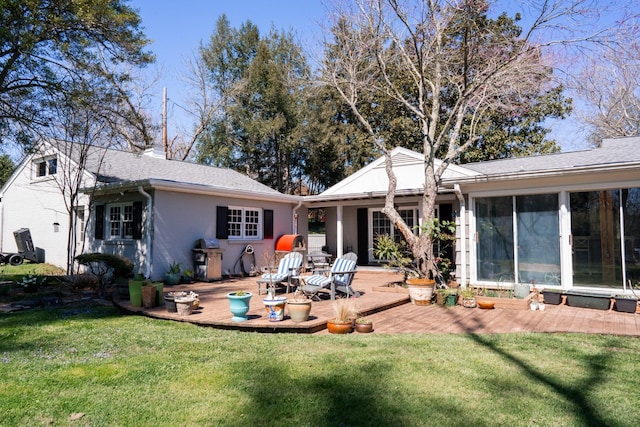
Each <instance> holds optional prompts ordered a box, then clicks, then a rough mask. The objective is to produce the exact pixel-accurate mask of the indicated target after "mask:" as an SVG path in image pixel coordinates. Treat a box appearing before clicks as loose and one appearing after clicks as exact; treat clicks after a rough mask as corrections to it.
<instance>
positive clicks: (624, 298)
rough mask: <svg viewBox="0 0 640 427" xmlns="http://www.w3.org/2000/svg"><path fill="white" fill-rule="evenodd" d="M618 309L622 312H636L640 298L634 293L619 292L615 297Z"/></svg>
mask: <svg viewBox="0 0 640 427" xmlns="http://www.w3.org/2000/svg"><path fill="white" fill-rule="evenodd" d="M613 299H614V300H615V308H616V311H620V312H622V313H635V312H636V306H637V305H638V298H636V297H635V296H633V295H625V294H619V295H615V296H614V297H613Z"/></svg>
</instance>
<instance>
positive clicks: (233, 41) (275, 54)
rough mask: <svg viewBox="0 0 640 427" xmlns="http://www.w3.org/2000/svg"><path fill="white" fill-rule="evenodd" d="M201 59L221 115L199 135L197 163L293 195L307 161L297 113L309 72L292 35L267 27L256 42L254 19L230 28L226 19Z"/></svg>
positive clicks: (214, 103) (299, 116)
mask: <svg viewBox="0 0 640 427" xmlns="http://www.w3.org/2000/svg"><path fill="white" fill-rule="evenodd" d="M200 55H201V58H202V61H203V62H204V64H205V65H206V69H207V71H208V75H209V85H210V89H211V90H210V91H209V92H208V96H209V105H216V107H217V109H218V111H217V113H216V114H214V115H213V117H212V120H211V121H210V122H209V124H208V125H207V127H206V130H204V131H202V132H201V135H200V137H199V140H198V144H197V147H198V156H197V158H198V161H200V162H204V163H208V164H214V165H218V166H229V167H236V168H242V170H243V171H244V172H246V173H247V174H249V175H250V176H251V177H252V178H254V179H256V180H258V181H260V182H262V183H264V184H266V185H269V186H271V187H272V188H275V189H277V190H279V191H282V192H285V193H292V192H293V191H294V189H296V188H297V187H298V186H297V185H296V182H298V181H299V180H300V178H301V173H302V171H301V167H302V165H303V164H304V162H303V160H302V158H301V140H302V120H301V117H302V114H301V110H302V109H303V108H304V102H303V101H304V97H303V94H304V87H305V86H304V83H305V82H306V81H308V79H307V76H308V74H309V70H308V67H307V64H306V60H305V58H304V55H303V54H302V51H301V49H300V47H299V46H298V45H296V44H295V42H294V41H293V36H292V35H291V34H287V33H284V32H277V31H275V30H272V31H271V32H270V33H269V34H268V36H266V37H261V36H260V34H259V32H258V29H257V27H256V26H255V25H253V24H252V23H251V22H247V23H245V24H243V25H242V26H241V27H240V28H239V29H232V28H230V26H229V22H228V20H227V18H226V17H225V16H224V15H223V16H222V17H220V19H219V20H218V22H217V24H216V31H215V32H214V34H213V35H212V37H211V39H210V42H209V44H208V45H206V46H203V47H201V49H200ZM200 105H204V103H203V102H201V103H200ZM203 111H204V110H203ZM208 111H210V110H208ZM201 116H203V115H201Z"/></svg>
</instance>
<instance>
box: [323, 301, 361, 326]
mask: <svg viewBox="0 0 640 427" xmlns="http://www.w3.org/2000/svg"><path fill="white" fill-rule="evenodd" d="M333 312H334V315H335V316H334V317H333V318H332V319H329V320H328V321H327V330H328V331H329V332H330V333H332V334H348V333H350V332H351V331H352V330H353V323H354V322H353V319H354V318H355V317H356V315H357V311H356V309H355V306H354V303H353V300H352V299H350V298H340V299H337V300H335V301H333Z"/></svg>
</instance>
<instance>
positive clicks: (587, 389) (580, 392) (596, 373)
mask: <svg viewBox="0 0 640 427" xmlns="http://www.w3.org/2000/svg"><path fill="white" fill-rule="evenodd" d="M454 321H455V322H457V323H458V324H459V325H460V326H461V327H462V328H463V329H465V330H466V332H467V335H468V336H469V337H470V338H471V339H472V340H473V341H475V342H476V343H478V344H480V345H481V346H483V347H485V348H487V349H488V350H490V351H492V352H493V353H495V354H497V355H499V356H500V357H501V358H502V359H504V360H505V361H508V362H509V363H511V364H513V365H515V366H517V367H518V368H519V369H520V370H521V371H522V372H524V374H525V375H526V376H527V377H528V378H529V379H531V380H532V381H535V382H537V383H539V384H542V385H544V386H545V387H547V388H549V389H551V390H552V391H553V392H554V393H556V394H557V395H558V396H562V397H563V398H564V399H565V400H566V401H567V402H569V403H571V404H572V405H573V406H574V408H575V409H574V413H575V415H576V416H577V417H578V418H579V419H580V420H582V425H584V426H593V427H596V426H604V425H610V424H609V422H608V420H605V419H603V418H602V417H601V416H600V415H599V411H598V408H597V407H595V406H594V405H593V404H592V402H591V401H590V398H589V395H590V394H591V393H592V392H593V391H594V389H595V388H597V387H598V386H599V385H602V383H601V381H602V380H603V378H604V375H603V373H604V372H605V371H607V370H609V369H612V367H611V363H608V361H609V360H611V356H610V354H609V353H607V352H606V351H605V350H604V349H603V350H602V351H600V353H598V354H595V355H592V356H588V357H587V356H585V357H586V360H585V362H586V363H585V365H586V366H587V367H588V371H587V372H585V375H584V377H583V379H582V380H581V381H578V382H577V383H576V384H575V386H570V385H567V384H563V383H562V382H561V381H559V380H557V379H555V378H554V377H553V376H551V375H547V374H545V373H544V372H542V371H541V370H540V369H538V368H536V367H535V366H533V365H532V364H530V363H528V362H526V361H524V360H522V359H520V358H518V357H516V356H515V355H513V354H510V353H508V352H507V351H505V350H504V349H502V348H500V347H498V346H497V345H496V343H495V342H493V341H492V340H490V339H488V338H487V337H486V336H484V335H482V334H479V333H478V332H477V331H478V330H483V329H484V326H485V325H484V323H483V322H482V320H481V319H479V318H474V319H473V321H472V323H473V325H471V324H462V322H460V321H458V320H457V319H456V320H454ZM606 347H607V348H608V347H610V345H607V346H606Z"/></svg>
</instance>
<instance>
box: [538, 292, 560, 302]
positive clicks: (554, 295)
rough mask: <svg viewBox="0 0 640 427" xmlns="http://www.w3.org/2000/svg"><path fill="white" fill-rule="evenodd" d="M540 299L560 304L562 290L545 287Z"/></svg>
mask: <svg viewBox="0 0 640 427" xmlns="http://www.w3.org/2000/svg"><path fill="white" fill-rule="evenodd" d="M542 299H543V301H544V303H545V304H553V305H560V304H562V292H561V291H559V290H555V289H545V290H544V291H542Z"/></svg>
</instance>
